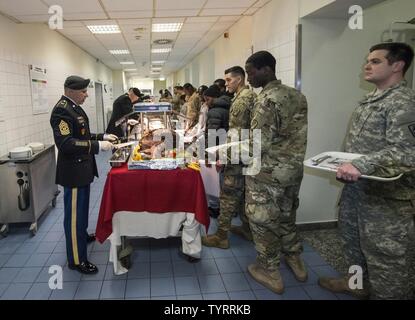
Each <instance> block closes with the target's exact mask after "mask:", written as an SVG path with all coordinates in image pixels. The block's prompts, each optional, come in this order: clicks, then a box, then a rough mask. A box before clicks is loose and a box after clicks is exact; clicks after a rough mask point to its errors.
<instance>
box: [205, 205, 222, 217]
mask: <svg viewBox="0 0 415 320" xmlns="http://www.w3.org/2000/svg"><path fill="white" fill-rule="evenodd" d="M208 213H209V216H210V217H211V218H214V219H216V218H217V217H219V214H220V209H217V208H211V207H209V208H208Z"/></svg>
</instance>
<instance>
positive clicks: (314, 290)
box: [303, 285, 338, 300]
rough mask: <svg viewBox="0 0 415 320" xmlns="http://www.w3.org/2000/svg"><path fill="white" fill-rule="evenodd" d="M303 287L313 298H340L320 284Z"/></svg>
mask: <svg viewBox="0 0 415 320" xmlns="http://www.w3.org/2000/svg"><path fill="white" fill-rule="evenodd" d="M303 289H304V290H305V292H307V294H308V296H309V297H310V298H311V299H312V300H338V298H337V297H336V296H335V295H334V294H333V293H331V292H330V291H328V290H325V289H323V288H321V287H320V286H318V285H314V286H304V287H303Z"/></svg>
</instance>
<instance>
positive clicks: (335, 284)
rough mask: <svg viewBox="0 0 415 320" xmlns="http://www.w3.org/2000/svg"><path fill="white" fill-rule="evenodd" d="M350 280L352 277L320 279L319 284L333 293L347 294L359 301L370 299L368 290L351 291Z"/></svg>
mask: <svg viewBox="0 0 415 320" xmlns="http://www.w3.org/2000/svg"><path fill="white" fill-rule="evenodd" d="M349 279H350V277H348V276H345V277H342V278H329V277H320V278H319V279H318V284H319V285H320V286H321V287H323V288H324V289H327V290H329V291H331V292H335V293H346V294H349V295H352V296H353V297H355V298H358V299H368V298H369V291H368V290H367V289H366V288H364V289H350V287H349Z"/></svg>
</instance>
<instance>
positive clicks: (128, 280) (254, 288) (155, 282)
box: [0, 154, 348, 300]
mask: <svg viewBox="0 0 415 320" xmlns="http://www.w3.org/2000/svg"><path fill="white" fill-rule="evenodd" d="M107 158H108V154H104V155H100V156H99V157H97V160H98V164H99V172H100V175H101V178H100V179H97V180H95V182H94V183H93V184H92V185H91V200H90V218H89V226H90V227H89V231H90V232H93V231H94V229H95V226H96V223H97V219H98V210H99V205H100V196H101V192H102V189H103V186H104V183H105V176H106V172H107V170H108V169H109V167H108V165H107V161H106V160H107ZM28 227H29V226H28V225H24V226H16V225H14V226H13V225H12V226H11V228H10V233H9V235H8V237H6V238H3V239H0V299H171V300H176V299H178V300H184V299H186V300H200V299H204V300H209V299H215V300H229V299H231V300H255V299H263V300H287V299H307V300H309V299H324V300H326V299H327V300H329V299H348V296H345V295H334V294H332V293H330V292H328V291H325V290H323V289H321V288H320V287H319V286H318V285H317V278H318V276H319V275H336V274H337V272H336V271H335V270H333V268H331V267H330V266H329V265H328V264H327V263H326V262H325V261H324V260H323V259H322V257H321V256H320V255H319V254H318V253H317V252H316V251H315V250H314V249H312V248H311V247H310V246H308V245H307V243H305V244H304V249H305V252H304V253H303V258H304V260H305V262H306V264H307V267H308V270H309V279H308V281H307V282H306V283H300V282H298V281H296V279H295V278H294V277H293V275H292V273H291V272H290V271H289V270H288V269H287V266H286V265H285V264H284V263H282V264H281V274H282V276H283V280H284V283H285V287H286V289H285V292H284V294H282V295H277V294H274V293H273V292H271V291H269V290H268V289H266V288H265V287H263V286H262V285H260V284H258V283H257V282H256V281H254V280H253V279H252V278H251V277H250V276H249V274H248V273H247V265H248V264H250V263H252V262H254V260H255V248H254V246H253V244H252V243H250V242H247V241H245V240H242V239H239V238H238V237H236V236H234V235H231V238H230V242H231V249H229V250H221V249H213V248H207V247H204V248H203V252H202V259H201V260H200V261H199V262H197V263H193V264H192V263H189V262H187V260H185V259H184V258H183V256H182V255H180V254H179V249H178V248H179V244H180V240H179V239H178V238H170V239H160V240H155V239H134V240H132V244H133V245H134V247H135V251H134V253H133V256H132V267H131V269H130V271H129V272H128V274H124V275H122V276H115V275H114V274H113V269H112V265H111V264H110V263H109V262H108V256H109V246H108V243H107V242H106V243H104V244H103V245H101V244H99V243H97V242H95V243H93V244H90V245H89V246H88V251H89V260H91V262H93V263H95V264H97V265H98V268H99V273H98V274H96V275H93V276H85V275H81V274H79V273H78V272H76V271H72V270H70V269H68V267H67V266H66V254H65V243H64V240H65V238H64V233H63V200H62V194H60V196H59V197H58V201H57V205H56V208H54V209H52V208H51V210H50V211H49V212H48V213H47V214H44V215H43V217H42V219H41V221H40V222H39V230H38V233H37V234H36V236H34V237H31V236H30V233H29V231H28ZM215 228H216V221H212V223H211V229H210V230H209V232H210V233H211V232H214V231H215ZM51 265H61V266H62V267H63V288H62V289H55V290H51V289H50V288H49V285H48V283H49V279H50V277H51V276H52V274H49V267H50V266H51Z"/></svg>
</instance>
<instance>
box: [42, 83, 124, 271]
mask: <svg viewBox="0 0 415 320" xmlns="http://www.w3.org/2000/svg"><path fill="white" fill-rule="evenodd" d="M89 82H90V80H89V79H83V78H81V77H78V76H70V77H68V78H67V79H66V81H65V84H64V89H65V94H64V95H63V96H62V97H61V98H60V100H59V101H58V103H57V104H56V105H55V107H54V108H53V110H52V114H51V117H50V124H51V126H52V129H53V136H54V139H55V143H56V147H57V148H58V162H57V167H56V183H57V184H59V185H61V186H63V187H64V222H63V224H64V229H65V238H66V253H67V257H68V267H69V268H70V269H75V270H77V271H79V272H81V273H84V274H94V273H97V272H98V268H97V267H96V266H95V265H94V264H92V263H90V262H89V261H88V259H87V243H88V242H92V241H95V235H88V234H87V229H88V213H89V191H90V183H91V182H92V181H93V180H94V176H97V177H98V170H97V165H96V162H95V156H94V155H95V154H97V153H98V152H99V150H104V151H107V150H111V148H112V143H111V142H109V141H114V140H116V139H117V136H115V135H113V134H93V133H91V132H90V129H89V120H88V116H87V115H86V113H85V111H84V110H83V109H82V107H81V105H82V104H83V103H84V101H85V99H86V98H87V97H88V92H87V88H88V84H89ZM103 140H106V141H103Z"/></svg>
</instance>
